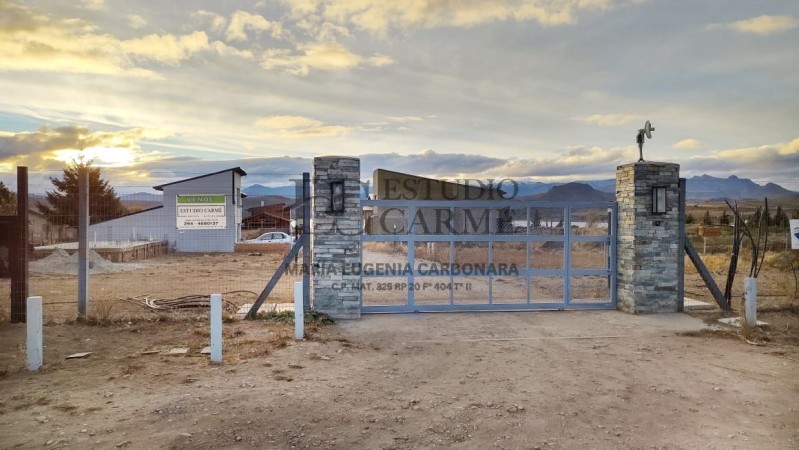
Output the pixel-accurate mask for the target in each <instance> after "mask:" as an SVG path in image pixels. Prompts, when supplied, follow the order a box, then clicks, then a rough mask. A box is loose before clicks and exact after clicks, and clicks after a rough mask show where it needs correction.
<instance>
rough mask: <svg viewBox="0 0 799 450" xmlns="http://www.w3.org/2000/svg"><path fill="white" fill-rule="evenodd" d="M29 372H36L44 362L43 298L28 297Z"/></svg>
mask: <svg viewBox="0 0 799 450" xmlns="http://www.w3.org/2000/svg"><path fill="white" fill-rule="evenodd" d="M27 310H28V317H27V321H28V324H27V326H28V343H27V345H28V348H27V351H28V370H30V371H31V372H35V371H37V370H39V368H40V367H42V361H43V360H44V340H43V338H42V298H41V297H28V305H27Z"/></svg>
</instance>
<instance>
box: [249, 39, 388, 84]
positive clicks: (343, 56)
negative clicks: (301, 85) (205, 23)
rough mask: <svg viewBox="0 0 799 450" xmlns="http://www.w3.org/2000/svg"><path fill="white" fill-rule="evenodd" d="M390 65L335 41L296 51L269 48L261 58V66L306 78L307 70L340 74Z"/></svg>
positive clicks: (382, 58) (379, 57)
mask: <svg viewBox="0 0 799 450" xmlns="http://www.w3.org/2000/svg"><path fill="white" fill-rule="evenodd" d="M393 62H394V61H393V59H391V58H390V57H389V56H386V55H382V54H379V53H377V54H374V55H373V56H371V57H363V56H360V55H357V54H355V53H352V52H351V51H349V50H348V49H347V48H346V47H345V46H344V45H342V44H340V43H338V42H316V43H310V44H300V45H298V46H297V49H296V50H289V49H269V50H267V51H266V52H264V54H263V56H262V59H261V67H263V68H264V69H267V70H282V71H285V72H287V73H290V74H293V75H300V76H306V75H308V73H310V71H311V70H321V71H340V70H350V69H354V68H356V67H359V66H373V67H382V66H386V65H389V64H393Z"/></svg>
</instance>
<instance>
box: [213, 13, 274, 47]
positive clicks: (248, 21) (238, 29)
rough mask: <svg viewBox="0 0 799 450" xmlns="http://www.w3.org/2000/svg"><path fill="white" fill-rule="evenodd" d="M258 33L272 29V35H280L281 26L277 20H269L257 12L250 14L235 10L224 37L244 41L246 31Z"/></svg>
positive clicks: (229, 39)
mask: <svg viewBox="0 0 799 450" xmlns="http://www.w3.org/2000/svg"><path fill="white" fill-rule="evenodd" d="M248 30H249V31H253V32H255V33H256V34H260V33H261V32H263V31H269V30H271V31H272V37H275V38H277V37H280V35H281V33H282V27H281V25H280V23H279V22H270V21H269V20H267V19H266V18H264V17H263V16H261V15H258V14H250V13H248V12H246V11H236V12H234V13H233V14H232V15H231V16H230V24H229V25H228V27H227V32H226V33H225V38H226V40H227V41H228V42H231V41H246V40H247V31H248Z"/></svg>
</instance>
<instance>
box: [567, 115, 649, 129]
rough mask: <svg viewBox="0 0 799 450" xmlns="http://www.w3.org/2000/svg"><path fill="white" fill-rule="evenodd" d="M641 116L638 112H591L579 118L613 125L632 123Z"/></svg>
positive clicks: (589, 121)
mask: <svg viewBox="0 0 799 450" xmlns="http://www.w3.org/2000/svg"><path fill="white" fill-rule="evenodd" d="M639 117H640V116H639V115H637V114H591V115H590V116H587V117H581V118H580V119H579V120H581V121H583V122H585V123H590V124H593V125H599V126H601V127H612V126H617V125H624V124H627V123H630V122H632V121H634V120H636V119H638V118H639Z"/></svg>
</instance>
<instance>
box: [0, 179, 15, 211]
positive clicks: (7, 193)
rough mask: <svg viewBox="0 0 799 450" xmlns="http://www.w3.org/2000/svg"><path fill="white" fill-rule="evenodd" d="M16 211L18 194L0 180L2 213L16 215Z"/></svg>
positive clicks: (0, 209)
mask: <svg viewBox="0 0 799 450" xmlns="http://www.w3.org/2000/svg"><path fill="white" fill-rule="evenodd" d="M16 213H17V194H16V193H14V192H12V191H11V189H9V188H8V186H6V184H5V183H3V182H2V181H0V215H14V214H16Z"/></svg>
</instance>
